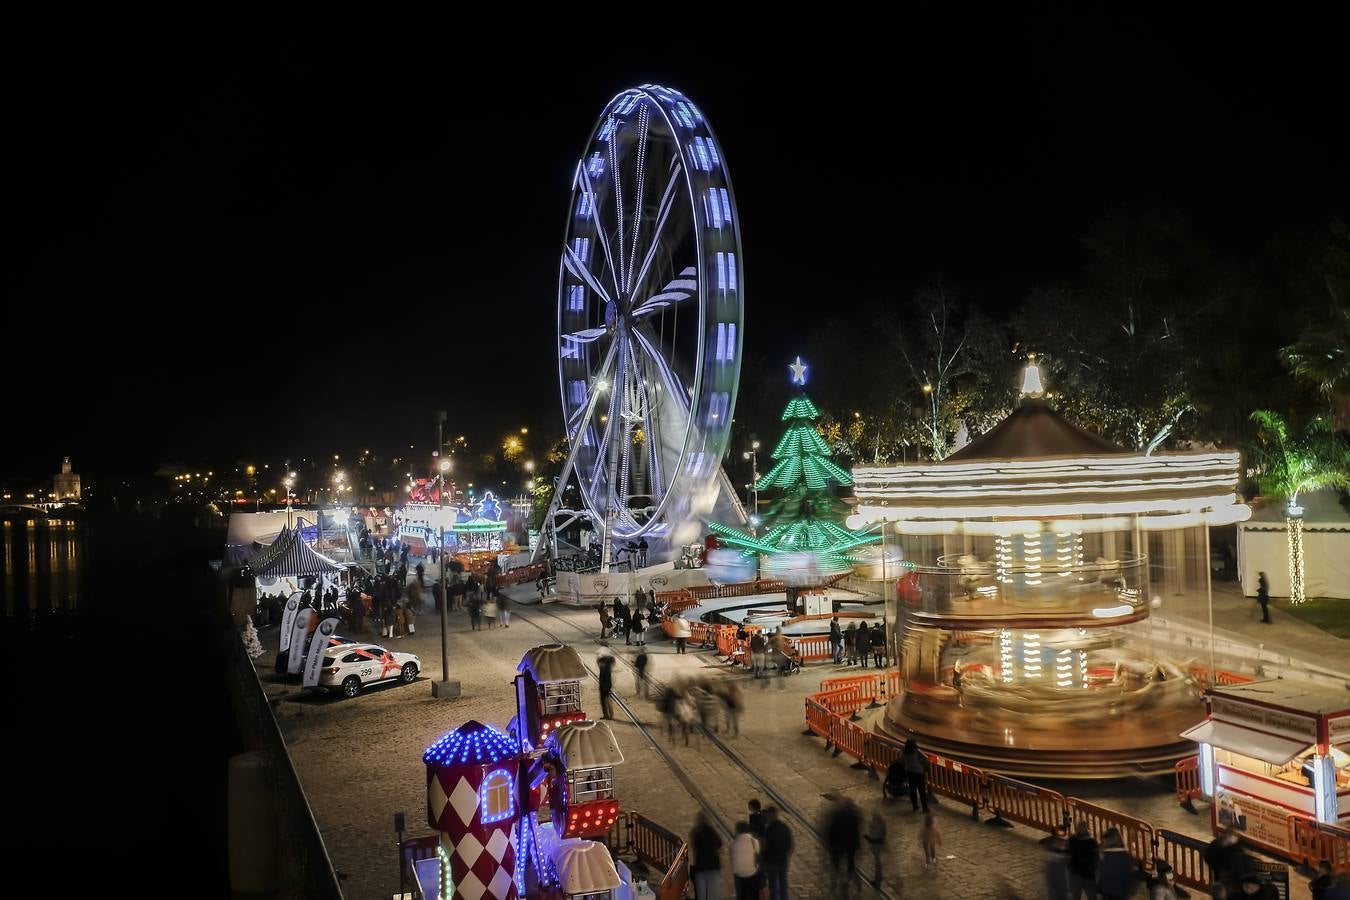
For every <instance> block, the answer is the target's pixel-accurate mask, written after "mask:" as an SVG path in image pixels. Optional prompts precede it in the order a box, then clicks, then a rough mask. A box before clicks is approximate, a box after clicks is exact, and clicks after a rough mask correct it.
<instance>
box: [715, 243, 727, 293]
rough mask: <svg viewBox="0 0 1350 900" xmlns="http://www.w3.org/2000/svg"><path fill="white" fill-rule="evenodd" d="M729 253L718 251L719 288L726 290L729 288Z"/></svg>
mask: <svg viewBox="0 0 1350 900" xmlns="http://www.w3.org/2000/svg"><path fill="white" fill-rule="evenodd" d="M726 257H727V254H725V253H723V252H721V251H720V250H719V251H718V252H717V289H718V290H719V291H725V290H726V289H727V260H726Z"/></svg>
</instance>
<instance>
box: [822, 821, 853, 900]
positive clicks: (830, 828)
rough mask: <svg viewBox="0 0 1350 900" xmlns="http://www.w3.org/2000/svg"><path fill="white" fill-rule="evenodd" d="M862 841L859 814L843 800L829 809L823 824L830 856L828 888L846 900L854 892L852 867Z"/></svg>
mask: <svg viewBox="0 0 1350 900" xmlns="http://www.w3.org/2000/svg"><path fill="white" fill-rule="evenodd" d="M861 844H862V814H861V813H860V812H858V807H857V806H856V805H855V804H854V803H853V802H852V801H851V800H845V801H844V802H842V803H840V804H839V805H838V806H836V807H835V808H834V809H833V810H831V811H830V813H829V817H828V818H827V820H826V823H825V849H826V851H827V852H828V854H829V857H830V870H831V872H832V873H833V876H832V879H831V891H832V893H833V894H834V896H835V897H839V898H842V900H848V897H849V895H850V894H851V893H852V892H853V883H854V878H853V868H854V863H855V861H856V859H857V856H858V847H859V846H860V845H861Z"/></svg>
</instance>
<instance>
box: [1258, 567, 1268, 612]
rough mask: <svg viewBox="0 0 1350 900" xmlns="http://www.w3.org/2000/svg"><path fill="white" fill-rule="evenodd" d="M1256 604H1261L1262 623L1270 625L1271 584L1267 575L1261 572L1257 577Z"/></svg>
mask: <svg viewBox="0 0 1350 900" xmlns="http://www.w3.org/2000/svg"><path fill="white" fill-rule="evenodd" d="M1256 602H1257V603H1259V604H1261V621H1262V622H1265V623H1266V624H1267V625H1269V624H1270V582H1269V581H1267V580H1266V573H1265V572H1261V573H1258V574H1257V576H1256Z"/></svg>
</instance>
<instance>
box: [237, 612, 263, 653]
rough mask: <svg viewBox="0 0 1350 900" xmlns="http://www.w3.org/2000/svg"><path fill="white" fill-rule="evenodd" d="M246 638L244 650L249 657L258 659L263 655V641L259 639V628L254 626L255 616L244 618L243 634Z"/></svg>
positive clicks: (244, 638)
mask: <svg viewBox="0 0 1350 900" xmlns="http://www.w3.org/2000/svg"><path fill="white" fill-rule="evenodd" d="M241 636H242V638H243V640H244V652H245V653H247V654H248V657H249V659H257V658H258V657H260V656H262V655H263V645H262V641H260V640H258V629H257V628H255V627H253V617H252V616H246V617H245V618H244V633H243V635H241Z"/></svg>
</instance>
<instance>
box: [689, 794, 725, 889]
mask: <svg viewBox="0 0 1350 900" xmlns="http://www.w3.org/2000/svg"><path fill="white" fill-rule="evenodd" d="M689 850H690V860H689V873H690V875H692V876H693V879H694V897H695V898H696V900H720V898H721V896H722V890H721V888H722V885H721V880H722V858H721V856H722V839H721V838H720V837H718V836H717V832H716V831H714V830H713V827H712V825H711V824H709V822H708V817H707V816H705V815H704V814H703V812H702V811H700V812H699V813H698V816H697V817H696V818H695V819H694V830H693V831H691V832H689Z"/></svg>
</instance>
